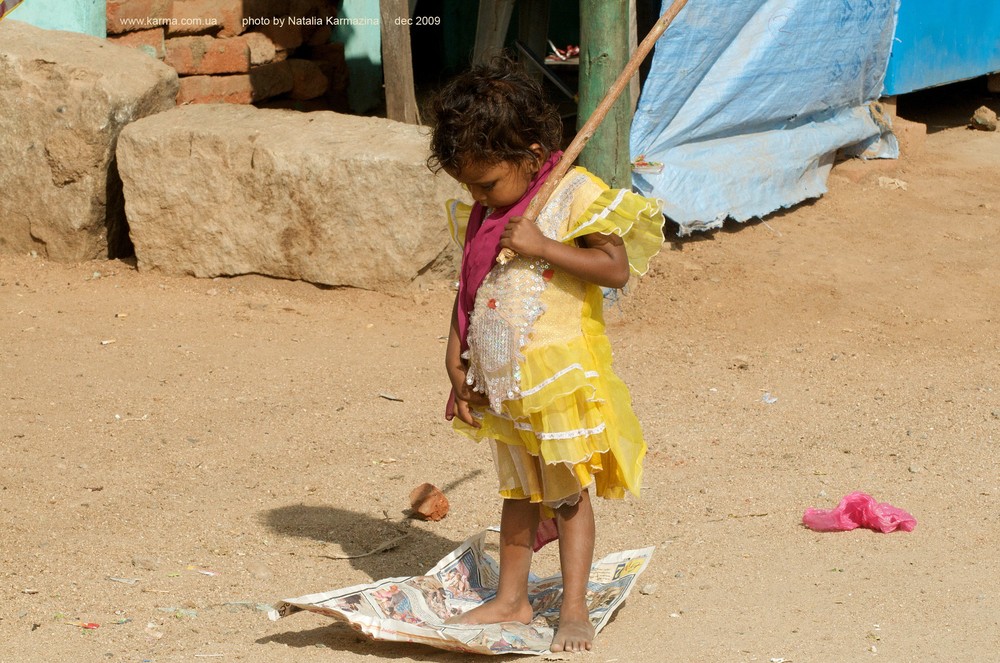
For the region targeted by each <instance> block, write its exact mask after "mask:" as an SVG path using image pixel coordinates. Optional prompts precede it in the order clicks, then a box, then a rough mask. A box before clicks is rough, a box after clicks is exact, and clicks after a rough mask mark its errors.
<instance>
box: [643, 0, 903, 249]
mask: <svg viewBox="0 0 1000 663" xmlns="http://www.w3.org/2000/svg"><path fill="white" fill-rule="evenodd" d="M896 3H897V0H822V1H817V0H741V2H728V1H726V0H695V1H694V2H690V3H688V5H687V6H686V7H685V8H684V9H683V10H682V11H681V13H680V14H679V15H678V17H677V19H675V21H674V23H673V25H672V26H671V27H670V29H669V30H667V32H666V34H665V35H664V36H663V37H661V38H660V40H659V42H658V43H657V45H656V52H655V54H654V56H653V64H652V67H651V71H650V74H649V76H648V77H647V79H646V82H645V84H644V86H643V90H642V96H641V97H640V99H639V105H638V108H637V109H636V113H635V118H634V120H633V124H632V132H631V153H632V155H633V157H638V156H639V155H643V156H644V157H645V159H646V160H647V161H657V162H662V163H663V170H662V172H659V173H642V174H640V173H636V174H635V175H634V177H633V183H634V185H635V186H636V188H637V189H639V190H640V191H641V192H642V193H643V194H644V195H648V196H654V197H657V198H660V199H662V200H663V201H664V203H665V206H664V213H665V214H667V215H668V216H669V217H670V218H671V219H673V220H674V221H675V222H677V223H678V224H679V225H680V234H682V235H683V234H688V233H690V232H692V231H694V230H704V229H708V228H714V227H718V226H721V225H722V223H723V221H724V220H725V219H726V218H727V217H730V218H733V219H735V220H737V221H745V220H747V219H750V218H754V217H760V216H763V215H765V214H768V213H770V212H773V211H774V210H777V209H780V208H782V207H788V206H790V205H794V204H796V203H798V202H801V201H802V200H805V199H807V198H814V197H817V196H820V195H822V194H823V193H825V192H826V178H827V175H828V174H829V171H830V167H831V166H832V164H833V159H834V155H835V154H836V152H837V150H839V149H842V148H852V149H853V150H854V151H856V153H858V154H861V153H864V154H865V155H866V156H884V157H895V156H897V155H898V148H897V146H896V143H895V139H894V138H893V137H892V135H891V134H889V133H888V131H887V128H886V124H885V122H884V121H882V120H881V118H880V116H879V114H878V112H876V111H875V110H874V107H873V105H872V104H871V102H873V101H874V100H876V99H877V98H878V97H879V95H880V93H881V91H882V81H883V78H884V76H885V72H886V63H887V61H888V58H889V50H890V47H891V41H892V35H893V29H894V22H895V9H896ZM667 5H669V0H668V1H667V2H665V4H664V8H665V7H666V6H667Z"/></svg>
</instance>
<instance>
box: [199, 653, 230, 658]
mask: <svg viewBox="0 0 1000 663" xmlns="http://www.w3.org/2000/svg"><path fill="white" fill-rule="evenodd" d="M223 656H225V654H195V655H194V657H195V658H222V657H223Z"/></svg>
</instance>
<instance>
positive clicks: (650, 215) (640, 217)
mask: <svg viewBox="0 0 1000 663" xmlns="http://www.w3.org/2000/svg"><path fill="white" fill-rule="evenodd" d="M576 170H577V171H578V172H582V173H583V174H585V175H587V177H589V178H591V180H592V181H593V182H594V183H596V184H598V185H599V186H601V187H602V188H603V189H605V190H604V191H603V192H602V193H601V194H600V195H599V196H598V197H597V198H596V199H595V200H594V201H593V202H592V203H590V205H589V206H588V207H587V209H586V211H585V212H584V213H583V214H582V215H580V216H579V217H577V218H576V219H575V220H574V221H573V223H572V224H570V227H569V231H568V232H567V233H566V235H565V236H563V237H560V238H559V240H560V241H561V242H564V243H565V242H567V241H570V240H574V239H577V238H579V237H583V236H584V235H590V234H593V233H600V234H602V235H610V234H615V235H618V236H619V237H621V238H622V241H624V242H625V249H626V251H627V252H628V262H629V267H630V268H631V270H632V272H633V273H634V274H636V275H638V276H642V275H643V274H645V273H646V272H647V271H648V270H649V262H650V260H652V259H653V256H655V255H656V254H657V253H659V252H660V248H661V247H662V246H663V224H664V218H663V204H662V203H661V202H660V201H659V200H657V199H655V198H645V197H643V196H640V195H638V194H636V193H632V192H631V191H628V190H627V189H608V188H607V185H606V184H604V182H602V181H601V179H600V178H598V177H596V176H595V175H593V174H591V173H589V172H587V171H586V170H585V169H583V168H577V169H576Z"/></svg>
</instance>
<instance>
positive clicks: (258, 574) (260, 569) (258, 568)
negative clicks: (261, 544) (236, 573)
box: [246, 562, 271, 580]
mask: <svg viewBox="0 0 1000 663" xmlns="http://www.w3.org/2000/svg"><path fill="white" fill-rule="evenodd" d="M246 569H247V573H249V574H250V575H252V576H253V577H254V578H257V579H258V580H267V579H268V578H270V577H271V571H270V570H269V569H268V568H267V567H266V566H264V565H263V564H261V563H260V562H250V563H249V564H247V566H246Z"/></svg>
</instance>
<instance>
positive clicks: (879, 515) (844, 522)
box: [802, 492, 917, 533]
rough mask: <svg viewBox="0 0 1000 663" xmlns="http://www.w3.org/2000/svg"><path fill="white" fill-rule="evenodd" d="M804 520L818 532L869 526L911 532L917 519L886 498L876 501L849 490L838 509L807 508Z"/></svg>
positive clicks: (878, 529)
mask: <svg viewBox="0 0 1000 663" xmlns="http://www.w3.org/2000/svg"><path fill="white" fill-rule="evenodd" d="M802 524H804V525H805V526H806V527H808V528H809V529H812V530H816V531H817V532H846V531H848V530H852V529H856V528H858V527H866V528H868V529H871V530H875V531H876V532H883V533H886V532H894V531H896V530H897V529H900V530H903V531H904V532H912V531H913V528H914V527H916V526H917V519H916V518H914V517H913V516H911V515H910V514H909V513H907V512H906V511H903V510H902V509H900V508H898V507H894V506H892V505H891V504H888V503H886V502H876V501H875V498H873V497H872V496H871V495H867V494H865V493H858V492H856V493H850V494H849V495H846V496H845V497H844V499H842V500H840V504H838V505H837V508H835V509H806V512H805V513H804V514H802Z"/></svg>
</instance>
